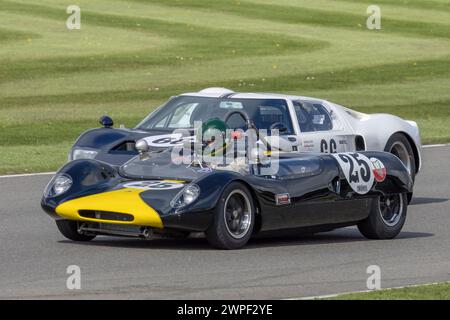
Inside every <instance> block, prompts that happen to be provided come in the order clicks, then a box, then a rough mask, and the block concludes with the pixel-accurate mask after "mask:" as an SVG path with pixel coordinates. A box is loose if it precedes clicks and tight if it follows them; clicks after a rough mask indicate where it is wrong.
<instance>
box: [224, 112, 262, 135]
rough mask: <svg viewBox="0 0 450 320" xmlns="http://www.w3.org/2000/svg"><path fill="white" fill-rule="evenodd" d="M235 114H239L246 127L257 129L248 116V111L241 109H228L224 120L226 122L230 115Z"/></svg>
mask: <svg viewBox="0 0 450 320" xmlns="http://www.w3.org/2000/svg"><path fill="white" fill-rule="evenodd" d="M235 114H238V115H240V116H241V118H242V119H243V120H244V121H245V124H246V126H247V129H250V128H253V129H255V130H257V128H256V127H255V125H254V124H253V123H252V121H251V120H250V116H249V115H248V113H247V112H245V111H243V110H231V111H228V113H227V114H226V115H225V118H224V122H225V123H228V120H230V118H231V116H233V115H235Z"/></svg>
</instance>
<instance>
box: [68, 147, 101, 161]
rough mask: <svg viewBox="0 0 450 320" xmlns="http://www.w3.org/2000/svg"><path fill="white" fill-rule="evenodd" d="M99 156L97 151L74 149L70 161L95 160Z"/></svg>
mask: <svg viewBox="0 0 450 320" xmlns="http://www.w3.org/2000/svg"><path fill="white" fill-rule="evenodd" d="M97 154H98V151H95V150H87V149H73V150H72V153H71V159H70V160H79V159H95V157H96V156H97Z"/></svg>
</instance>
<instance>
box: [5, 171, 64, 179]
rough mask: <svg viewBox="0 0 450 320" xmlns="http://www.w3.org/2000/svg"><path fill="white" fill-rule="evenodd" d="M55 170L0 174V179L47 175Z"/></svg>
mask: <svg viewBox="0 0 450 320" xmlns="http://www.w3.org/2000/svg"><path fill="white" fill-rule="evenodd" d="M55 173H56V172H38V173H25V174H11V175H6V176H0V179H7V178H20V177H34V176H49V175H53V174H55Z"/></svg>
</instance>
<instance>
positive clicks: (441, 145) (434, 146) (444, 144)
mask: <svg viewBox="0 0 450 320" xmlns="http://www.w3.org/2000/svg"><path fill="white" fill-rule="evenodd" d="M448 146H450V143H440V144H427V145H424V146H422V148H424V149H426V148H439V147H448Z"/></svg>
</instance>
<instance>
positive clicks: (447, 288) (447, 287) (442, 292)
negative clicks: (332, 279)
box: [330, 283, 450, 300]
mask: <svg viewBox="0 0 450 320" xmlns="http://www.w3.org/2000/svg"><path fill="white" fill-rule="evenodd" d="M449 299H450V283H440V284H432V285H423V286H412V287H406V288H401V289H386V290H377V291H371V292H362V293H350V294H343V295H338V296H336V297H333V298H331V299H330V300H449Z"/></svg>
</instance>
